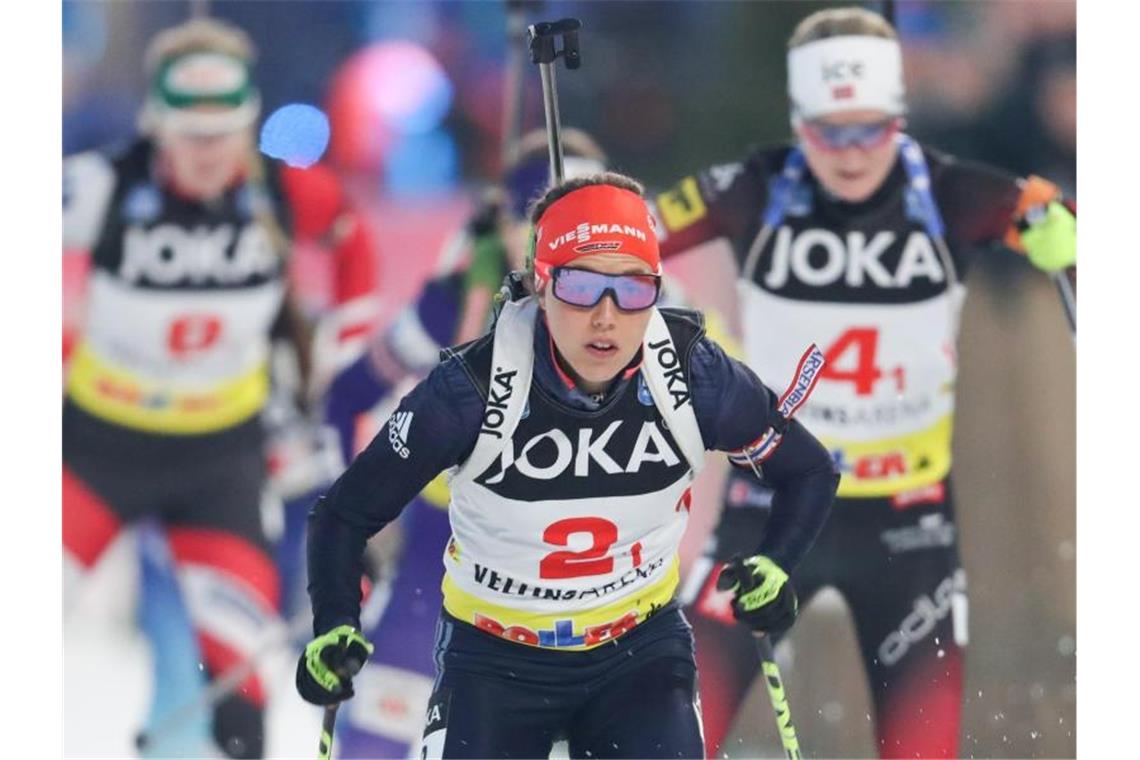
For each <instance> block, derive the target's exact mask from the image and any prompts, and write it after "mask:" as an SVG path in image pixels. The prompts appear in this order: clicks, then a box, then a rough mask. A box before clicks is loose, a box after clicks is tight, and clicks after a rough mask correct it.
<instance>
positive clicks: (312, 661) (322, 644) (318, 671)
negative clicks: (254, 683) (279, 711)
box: [297, 625, 373, 705]
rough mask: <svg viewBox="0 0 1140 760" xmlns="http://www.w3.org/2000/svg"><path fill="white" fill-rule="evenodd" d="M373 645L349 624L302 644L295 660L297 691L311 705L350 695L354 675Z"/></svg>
mask: <svg viewBox="0 0 1140 760" xmlns="http://www.w3.org/2000/svg"><path fill="white" fill-rule="evenodd" d="M372 650H373V646H372V644H371V643H369V641H368V639H366V638H364V635H363V634H362V633H361V632H360V631H358V630H356V629H355V628H353V627H352V626H351V625H338V626H337V627H336V628H333V629H332V630H331V631H329V632H328V633H324V634H322V635H320V636H317V637H316V638H315V639H313V640H312V641H310V642H309V643H308V645H306V646H305V651H304V652H302V653H301V659H300V660H299V661H298V662H297V692H298V693H299V694H300V695H301V697H302V698H303V699H304V700H305V701H306V702H310V703H312V704H314V705H331V704H335V703H336V702H342V701H344V700H346V699H349V698H351V697H352V695H353V693H354V692H353V690H352V677H353V676H355V675H356V674H357V673H358V672H359V671H360V669H361V668H362V667H363V666H364V663H365V662H367V661H368V656H369V655H371V654H372Z"/></svg>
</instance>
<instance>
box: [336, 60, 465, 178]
mask: <svg viewBox="0 0 1140 760" xmlns="http://www.w3.org/2000/svg"><path fill="white" fill-rule="evenodd" d="M453 95H454V87H453V85H452V83H451V80H450V79H449V78H448V77H447V74H446V73H445V72H444V70H443V66H441V65H440V63H439V62H438V61H437V60H436V59H435V57H434V56H433V55H432V54H431V53H429V52H428V51H427V50H426V49H425V48H423V47H421V46H420V45H418V44H416V43H414V42H410V41H408V40H385V41H383V42H377V43H373V44H372V45H369V46H368V47H365V48H364V49H362V50H360V51H359V52H357V53H356V54H355V55H353V56H352V57H351V58H349V59H348V60H347V61H345V63H344V64H343V65H342V66H341V67H340V69H339V70H338V71H337V73H336V74H335V75H334V77H333V81H332V86H331V88H330V94H329V100H328V112H329V115H330V117H331V119H332V130H333V136H332V151H333V156H334V158H335V159H336V160H337V161H338V162H339V163H342V164H345V165H349V166H355V167H357V168H361V169H365V168H376V167H378V166H380V165H382V164H383V163H384V161H385V160H386V155H387V153H388V150H389V149H390V148H391V147H392V145H393V143H398V142H401V138H404V137H408V136H414V135H427V134H430V133H432V132H433V131H434V130H435V129H437V128H438V127H439V126H440V124H441V122H442V121H443V119H444V117H445V116H446V115H447V112H448V111H449V110H450V108H451V103H452V100H453Z"/></svg>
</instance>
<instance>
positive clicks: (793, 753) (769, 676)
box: [756, 635, 803, 760]
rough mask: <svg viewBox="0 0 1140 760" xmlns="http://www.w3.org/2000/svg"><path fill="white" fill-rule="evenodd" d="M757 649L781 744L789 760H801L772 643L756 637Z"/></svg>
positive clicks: (797, 740) (765, 638)
mask: <svg viewBox="0 0 1140 760" xmlns="http://www.w3.org/2000/svg"><path fill="white" fill-rule="evenodd" d="M756 649H757V650H758V651H759V653H760V669H761V670H762V671H763V673H764V685H765V686H767V687H768V696H769V697H770V698H771V700H772V711H773V712H775V713H776V728H777V729H778V730H779V732H780V743H781V744H783V745H784V754H785V755H786V756H787V758H788V760H800V758H801V757H803V755H801V754H800V740H799V738H798V737H797V736H796V726H795V724H794V723H792V709H791V707H789V706H788V695H787V692H785V691H784V680H783V679H782V678H781V677H780V668H779V666H777V665H776V655H775V654H774V653H773V652H772V642H771V641H770V640H769V639H768V636H767V635H762V636H757V637H756Z"/></svg>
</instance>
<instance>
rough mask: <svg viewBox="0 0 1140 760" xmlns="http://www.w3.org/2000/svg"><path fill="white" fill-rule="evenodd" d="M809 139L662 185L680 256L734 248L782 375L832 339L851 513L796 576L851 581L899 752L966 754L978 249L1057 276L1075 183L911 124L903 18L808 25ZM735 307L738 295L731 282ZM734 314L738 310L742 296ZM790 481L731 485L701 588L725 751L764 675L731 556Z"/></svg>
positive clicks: (710, 732)
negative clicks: (971, 362)
mask: <svg viewBox="0 0 1140 760" xmlns="http://www.w3.org/2000/svg"><path fill="white" fill-rule="evenodd" d="M788 48H789V52H788V93H789V97H790V99H791V110H792V128H793V130H794V132H795V135H796V138H797V140H796V143H795V144H794V145H792V146H784V147H778V148H773V149H766V150H758V151H756V152H754V153H752V154H751V155H749V156H748V157H747V158H746V159H744V160H743V161H740V162H737V163H730V164H724V165H719V166H713V167H710V168H708V169H705V170H703V171H701V172H700V173H698V174H697V175H694V176H690V177H686V178H684V179H683V180H681V181H680V183H678V184H677V185H676V186H675V187H674V188H673V189H672V190H670V191H669V192H666V193H664V194H662V195H661V196H659V197H658V199H657V204H658V210H659V213H660V216H661V219H662V220H663V222H664V227H665V230H666V233H667V235H668V237H667V238H666V239H665V240H663V241H662V255H663V256H665V257H669V256H675V255H678V254H681V253H682V252H686V251H699V253H697V254H696V255H698V256H732V257H734V258H735V261H736V265H737V271H738V274H739V280H738V288H737V290H738V293H739V304H738V309H739V317H740V321H741V324H742V329H743V340H744V346H745V354H746V358H747V361H748V364H749V366H750V367H751V368H752V369H753V370H755V371H756V372H757V374H758V375H760V376H761V377H784V376H787V374H788V373H789V372H790V371H791V369H792V368H793V367H794V366H795V362H796V360H797V359H798V357H799V351H800V349H801V348H802V346H803V345H804V344H805V343H807V342H811V341H817V342H818V343H819V345H820V346H821V347H823V348H824V351H825V353H826V358H827V363H826V365H825V368H824V370H823V373H822V376H821V379H820V383H819V386H818V388H817V389H816V391H815V393H814V395H813V396H812V398H811V400H810V401H809V402H808V403H807V405H806V406H805V409H804V413H803V416H802V418H801V419H802V420H803V422H804V425H805V426H806V427H807V428H808V429H809V430H811V431H812V433H813V434H815V435H817V436H819V438H820V439H821V440H822V441H823V443H824V444H825V445H826V446H827V447H828V448H829V449H830V450H831V453H832V456H833V458H834V460H835V463H836V465H837V467H838V468H839V469H840V471H841V473H842V480H841V482H840V486H839V492H838V498H837V500H836V506H835V509H834V510H833V512H832V515H831V517H830V519H829V521H828V524H827V526H826V527H825V528H824V531H823V534H822V535H821V536H820V539H819V541H818V542H817V543H816V545H815V547H814V549H813V550H812V552H811V553H810V554H809V555H808V557H807V559H806V560H805V561H804V563H803V564H802V565H801V566H800V567H799V568H798V569H797V570H796V572H795V573H793V575H792V578H793V581H794V582H795V585H796V589H797V591H798V592H799V594H800V598H801V600H802V601H803V602H805V603H806V602H808V601H809V600H810V599H811V598H812V596H813V595H814V594H815V592H816V591H818V590H819V589H821V588H823V587H824V586H833V587H835V588H836V589H838V590H839V591H840V593H842V595H843V597H844V598H845V600H846V602H847V604H848V606H849V607H850V609H851V612H852V615H853V617H854V622H855V628H856V633H857V635H858V641H859V646H860V649H861V652H862V657H863V661H864V666H865V669H866V674H867V678H868V683H869V685H870V689H871V694H872V697H873V703H874V709H875V727H876V731H877V738H878V746H879V752H880V754H881V755H882V756H883V757H902V756H905V757H955V756H957V751H958V750H957V748H958V729H959V713H960V703H961V692H962V651H963V647H964V646H965V644H966V640H967V633H966V576H965V572H964V570H963V569H962V567H961V563H960V561H959V556H958V541H957V530H956V526H955V523H954V509H953V500H952V494H951V487H950V470H951V462H950V450H951V426H952V420H953V410H954V382H955V375H956V371H957V368H956V353H955V343H956V338H957V332H958V324H959V316H960V310H961V306H962V302H963V299H964V296H965V287H964V286H963V284H962V281H963V278H964V277H965V275H966V272H967V270H968V268H969V265H970V262H971V260H972V258H973V256H975V255H977V253H978V252H979V251H980V250H982V249H986V248H998V247H1001V246H1005V247H1007V248H1011V249H1013V250H1014V251H1018V252H1020V253H1023V254H1025V255H1027V256H1028V258H1029V260H1030V261H1031V262H1032V263H1033V264H1034V265H1035V266H1036V267H1038V268H1039V269H1041V270H1043V271H1045V272H1049V273H1053V272H1058V271H1061V270H1063V269H1065V268H1066V267H1069V266H1071V265H1073V264H1074V263H1075V260H1076V242H1075V230H1076V221H1075V217H1074V211H1073V207H1072V206H1071V205H1070V204H1069V203H1068V202H1067V201H1065V200H1064V199H1063V198H1061V194H1060V191H1059V190H1058V189H1057V187H1056V186H1054V185H1053V184H1051V183H1049V182H1048V181H1046V180H1043V179H1040V178H1038V177H1028V178H1019V177H1015V176H1012V175H1010V174H1008V173H1006V172H1003V171H1001V170H999V169H995V168H992V167H989V166H983V165H979V164H976V163H969V162H964V161H959V160H958V159H956V158H954V157H952V156H948V155H945V154H943V153H940V152H938V151H936V150H933V149H930V148H928V147H926V146H923V145H920V144H919V143H917V142H915V141H914V140H913V139H911V138H910V137H908V136H907V135H906V134H904V133H903V132H902V131H901V130H902V128H903V127H904V124H905V122H904V115H905V113H906V107H905V98H904V91H903V72H902V57H901V52H900V47H899V43H898V40H897V35H896V33H895V30H894V29H893V28H892V27H891V25H890V24H889V23H888V22H887V21H885V20H884V19H883V18H881V17H880V16H878V15H876V14H874V13H872V12H869V11H866V10H862V9H855V8H848V9H839V10H828V11H821V12H819V13H815V14H812V15H811V16H809V17H808V18H806V19H805V20H804V21H803V22H801V23H800V25H799V26H798V27H797V29H796V30H795V32H794V34H793V35H792V37H791V40H790V41H789V44H788ZM725 296H726V299H727V300H728V301H729V302H730V303H731V302H735V300H736V299H735V298H734V297H733V293H732V289H731V288H728V289H726V291H725ZM733 308H734V310H735V308H736V307H735V306H734V307H733ZM770 499H771V493H770V491H768V490H766V489H764V488H763V487H758V486H756V485H755V484H754V483H753V482H750V481H749V480H748V479H735V480H733V481H731V482H730V483H729V486H728V489H727V494H726V504H725V509H724V513H723V515H722V518H721V522H720V524H719V526H718V528H717V530H716V532H715V535H714V537H713V538H712V539H711V540H710V542H709V545H708V549H707V553H706V555H705V557H704V558H702V560H698V562H697V563H695V564H694V568H693V572H692V574H691V577H690V578H689V579H688V581H687V584H686V589H685V594H684V595H683V596H684V599H685V601H686V603H687V604H688V606H687V608H686V611H687V613H688V614H689V618H690V620H691V621H692V622H693V627H694V631H695V633H696V639H697V647H698V659H699V663H700V672H701V691H702V698H703V700H704V722H705V731H706V734H705V735H706V739H707V742H708V748H709V752H710V756H713V755H719V754H720V753H721V752H722V751H723V750H722V748H721V743H722V741H723V739H724V738H725V735H726V734H727V733H728V731H729V729H730V728H731V725H732V722H733V719H734V716H735V715H736V712H737V710H738V709H739V707H740V705H741V702H742V701H743V699H744V697H745V695H746V694H747V692H748V690H749V688H750V686H751V684H752V681H753V678H754V677H755V675H756V672H757V656H756V649H755V647H754V645H753V643H752V641H751V637H750V634H749V632H748V631H747V630H746V629H744V628H741V627H739V626H736V625H735V621H734V620H733V616H732V614H731V610H730V608H729V607H728V604H727V597H725V596H724V594H723V593H721V592H718V591H717V590H716V580H717V572H715V569H716V567H717V565H718V564H719V563H721V562H723V561H725V560H727V559H728V558H730V557H732V556H733V555H735V554H738V553H743V554H749V553H751V552H752V551H754V549H755V545H754V544H755V538H754V537H755V536H756V535H757V533H758V531H759V530H760V528H759V526H760V525H762V524H763V523H764V521H765V518H766V517H767V515H768V507H769V505H770Z"/></svg>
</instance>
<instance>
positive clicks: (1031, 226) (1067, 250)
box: [1017, 200, 1077, 273]
mask: <svg viewBox="0 0 1140 760" xmlns="http://www.w3.org/2000/svg"><path fill="white" fill-rule="evenodd" d="M1017 228H1018V232H1019V239H1020V241H1021V247H1022V248H1024V249H1025V255H1026V256H1028V257H1029V261H1030V262H1031V263H1032V264H1033V266H1035V267H1037V268H1038V269H1040V270H1042V271H1043V272H1050V273H1052V272H1059V271H1060V270H1062V269H1066V268H1068V267H1071V266H1073V265H1074V264H1076V263H1077V218H1076V217H1075V216H1074V215H1073V212H1072V211H1071V210H1070V209H1069V208H1068V207H1067V206H1066V205H1065V204H1064V203H1061V202H1060V201H1056V200H1054V201H1050V202H1049V203H1047V204H1045V205H1044V206H1038V207H1036V208H1032V209H1030V210H1029V211H1027V212H1026V214H1025V216H1024V217H1023V218H1022V219H1020V220H1018V224H1017Z"/></svg>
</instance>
